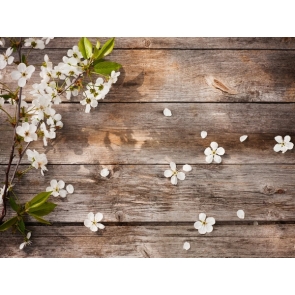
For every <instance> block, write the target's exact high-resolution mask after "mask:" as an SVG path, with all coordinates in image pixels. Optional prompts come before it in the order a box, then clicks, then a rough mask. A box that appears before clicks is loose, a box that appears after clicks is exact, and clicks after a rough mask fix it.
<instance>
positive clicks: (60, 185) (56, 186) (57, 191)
mask: <svg viewBox="0 0 295 295" xmlns="http://www.w3.org/2000/svg"><path fill="white" fill-rule="evenodd" d="M64 187H65V182H64V181H63V180H59V181H57V180H56V179H52V180H51V181H50V186H48V187H47V188H46V191H47V192H52V193H51V195H52V196H54V197H58V196H61V197H62V198H65V197H66V196H67V194H72V193H73V192H74V187H73V186H72V185H71V184H68V185H67V186H66V189H64Z"/></svg>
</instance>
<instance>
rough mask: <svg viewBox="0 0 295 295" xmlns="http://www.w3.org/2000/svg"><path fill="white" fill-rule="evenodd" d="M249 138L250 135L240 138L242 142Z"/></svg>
mask: <svg viewBox="0 0 295 295" xmlns="http://www.w3.org/2000/svg"><path fill="white" fill-rule="evenodd" d="M247 137H248V135H242V136H241V137H240V142H243V141H245V140H246V139H247Z"/></svg>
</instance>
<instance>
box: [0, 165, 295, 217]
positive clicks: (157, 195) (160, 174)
mask: <svg viewBox="0 0 295 295" xmlns="http://www.w3.org/2000/svg"><path fill="white" fill-rule="evenodd" d="M103 167H107V168H108V169H109V170H110V175H109V176H108V177H107V178H103V177H101V176H100V171H101V169H102V168H103ZM181 168H182V166H181V165H178V169H179V170H181ZM166 169H169V165H168V163H167V164H166V165H144V166H142V165H107V166H98V165H55V166H52V165H48V172H46V173H45V177H43V176H41V174H40V172H37V171H36V170H31V171H30V172H29V173H28V174H27V175H26V176H24V177H23V179H22V180H21V181H20V182H19V183H17V184H16V187H15V192H16V194H17V195H18V197H19V199H20V201H21V202H23V203H25V202H27V201H28V200H29V199H31V198H32V197H33V196H34V195H35V194H36V192H40V191H45V189H46V187H48V186H49V184H50V181H51V180H52V179H57V180H61V179H62V180H64V181H65V183H66V184H73V186H74V188H75V192H74V194H73V195H68V196H67V197H66V198H65V199H62V198H60V197H56V198H54V197H51V201H53V202H55V203H57V204H58V206H57V207H56V209H55V210H54V212H52V213H51V214H50V215H49V216H48V219H49V220H50V221H52V222H82V221H83V220H84V219H85V218H86V216H87V214H88V213H89V212H91V211H92V212H102V213H103V214H104V220H105V221H107V222H150V221H154V222H182V221H185V222H195V221H196V220H198V216H199V213H201V212H204V213H206V214H207V215H208V216H213V217H214V218H215V219H216V220H217V221H227V222H235V221H239V220H240V219H239V218H238V217H237V211H238V210H239V209H243V210H244V211H245V221H252V222H253V221H259V222H260V221H289V222H290V221H295V215H294V212H295V199H294V194H295V187H294V184H293V181H292V179H293V175H295V166H294V165H214V166H210V165H196V166H193V170H192V171H191V172H187V173H186V179H185V180H184V181H179V182H178V184H177V186H173V185H172V184H171V182H170V179H169V178H165V177H164V171H165V170H166ZM0 176H1V178H3V176H4V171H3V170H2V172H1V174H0ZM12 213H13V212H11V211H10V213H9V215H10V216H12ZM13 214H14V213H13ZM31 221H34V220H31Z"/></svg>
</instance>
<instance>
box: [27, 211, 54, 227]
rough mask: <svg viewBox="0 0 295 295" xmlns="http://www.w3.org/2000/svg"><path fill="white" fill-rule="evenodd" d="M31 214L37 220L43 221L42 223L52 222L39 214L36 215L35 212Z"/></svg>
mask: <svg viewBox="0 0 295 295" xmlns="http://www.w3.org/2000/svg"><path fill="white" fill-rule="evenodd" d="M30 215H31V216H32V217H34V218H35V219H36V220H37V221H39V222H41V223H45V224H49V225H50V224H51V223H50V222H49V221H47V220H45V219H43V218H41V217H40V216H37V215H35V214H33V213H30Z"/></svg>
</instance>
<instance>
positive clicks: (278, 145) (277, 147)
mask: <svg viewBox="0 0 295 295" xmlns="http://www.w3.org/2000/svg"><path fill="white" fill-rule="evenodd" d="M273 150H274V151H275V152H279V151H280V150H281V145H280V144H279V143H277V144H276V145H275V146H274V148H273Z"/></svg>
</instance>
